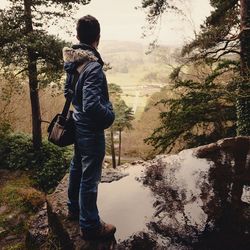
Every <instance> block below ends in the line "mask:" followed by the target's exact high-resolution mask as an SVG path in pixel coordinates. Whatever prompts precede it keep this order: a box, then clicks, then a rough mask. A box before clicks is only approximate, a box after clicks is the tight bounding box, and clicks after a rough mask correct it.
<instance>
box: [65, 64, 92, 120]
mask: <svg viewBox="0 0 250 250" xmlns="http://www.w3.org/2000/svg"><path fill="white" fill-rule="evenodd" d="M88 64H89V62H88V63H86V64H85V65H84V67H83V68H82V69H81V70H80V72H79V71H78V70H77V71H76V73H75V74H74V75H73V80H72V83H71V86H72V88H71V90H69V93H68V95H67V97H66V101H65V104H64V106H63V110H62V113H61V116H62V117H64V118H65V119H66V118H67V115H68V112H69V109H70V105H71V101H72V99H73V96H74V91H73V90H74V89H75V87H76V84H77V82H78V79H79V77H80V74H81V73H82V72H84V70H85V69H86V68H87V66H88ZM81 66H82V65H81ZM81 66H79V67H78V68H81Z"/></svg>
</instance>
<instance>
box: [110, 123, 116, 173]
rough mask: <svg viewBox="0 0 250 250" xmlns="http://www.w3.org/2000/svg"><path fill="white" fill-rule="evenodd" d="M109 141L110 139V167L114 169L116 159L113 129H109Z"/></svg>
mask: <svg viewBox="0 0 250 250" xmlns="http://www.w3.org/2000/svg"><path fill="white" fill-rule="evenodd" d="M110 137H111V138H110V139H111V155H112V166H113V168H116V159H115V143H114V133H113V128H112V127H111V128H110Z"/></svg>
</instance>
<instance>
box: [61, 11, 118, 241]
mask: <svg viewBox="0 0 250 250" xmlns="http://www.w3.org/2000/svg"><path fill="white" fill-rule="evenodd" d="M76 30H77V39H78V40H79V44H77V45H73V46H72V48H64V50H63V58H64V68H65V70H66V72H67V79H66V84H65V96H67V94H69V93H72V92H73V93H74V97H73V100H72V104H73V106H74V114H73V117H74V121H75V126H76V136H75V144H74V157H73V159H72V160H71V164H70V178H69V187H68V217H69V219H71V220H78V219H79V223H80V233H81V236H82V237H83V238H84V239H86V240H92V239H98V238H107V237H112V236H113V235H114V233H115V231H116V228H115V227H114V226H113V225H110V224H106V223H104V222H103V221H101V219H100V217H99V212H98V208H97V191H98V183H99V182H100V179H101V171H102V162H103V159H104V156H105V137H104V129H106V128H108V127H110V126H111V125H112V123H113V121H114V119H115V115H114V112H113V108H112V104H111V103H110V101H109V94H108V86H107V80H106V77H105V74H104V72H103V64H104V63H103V61H102V58H101V56H100V54H99V53H98V51H97V48H98V44H99V40H100V24H99V22H98V21H97V19H96V18H94V17H92V16H90V15H87V16H84V17H82V18H80V19H79V20H78V22H77V28H76ZM77 72H79V74H80V76H79V80H78V82H77V84H76V87H75V89H72V87H71V83H72V81H73V76H74V74H75V73H77Z"/></svg>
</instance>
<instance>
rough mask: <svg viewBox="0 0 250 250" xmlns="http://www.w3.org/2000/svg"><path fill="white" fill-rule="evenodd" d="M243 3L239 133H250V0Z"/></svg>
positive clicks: (241, 0) (238, 113) (237, 105)
mask: <svg viewBox="0 0 250 250" xmlns="http://www.w3.org/2000/svg"><path fill="white" fill-rule="evenodd" d="M240 4H241V35H240V45H241V77H242V81H241V83H239V84H238V91H239V94H240V97H239V98H238V99H237V104H236V108H237V133H238V135H250V1H249V0H240Z"/></svg>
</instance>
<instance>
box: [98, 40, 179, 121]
mask: <svg viewBox="0 0 250 250" xmlns="http://www.w3.org/2000/svg"><path fill="white" fill-rule="evenodd" d="M176 49H177V48H175V47H159V48H157V49H156V50H155V51H154V52H153V53H150V54H148V55H147V54H146V52H147V46H144V45H142V44H139V43H135V42H120V41H119V42H118V41H102V43H101V45H100V49H99V50H100V52H101V54H102V56H103V59H104V61H105V62H106V63H110V65H111V67H112V69H111V70H109V71H107V78H108V82H110V83H116V84H118V85H120V86H121V88H122V90H123V98H124V100H125V101H126V103H127V105H129V106H130V107H132V108H133V110H134V112H135V114H136V116H137V117H139V115H140V114H141V113H142V112H143V110H144V107H145V106H146V103H147V101H148V98H149V97H150V96H151V95H152V94H153V93H155V92H158V91H159V90H160V89H161V88H162V87H164V86H166V85H167V84H168V75H169V73H170V72H171V70H172V68H171V67H170V66H169V65H168V64H175V60H174V53H175V51H176ZM162 55H164V57H165V58H167V63H165V61H164V63H163V60H162Z"/></svg>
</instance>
